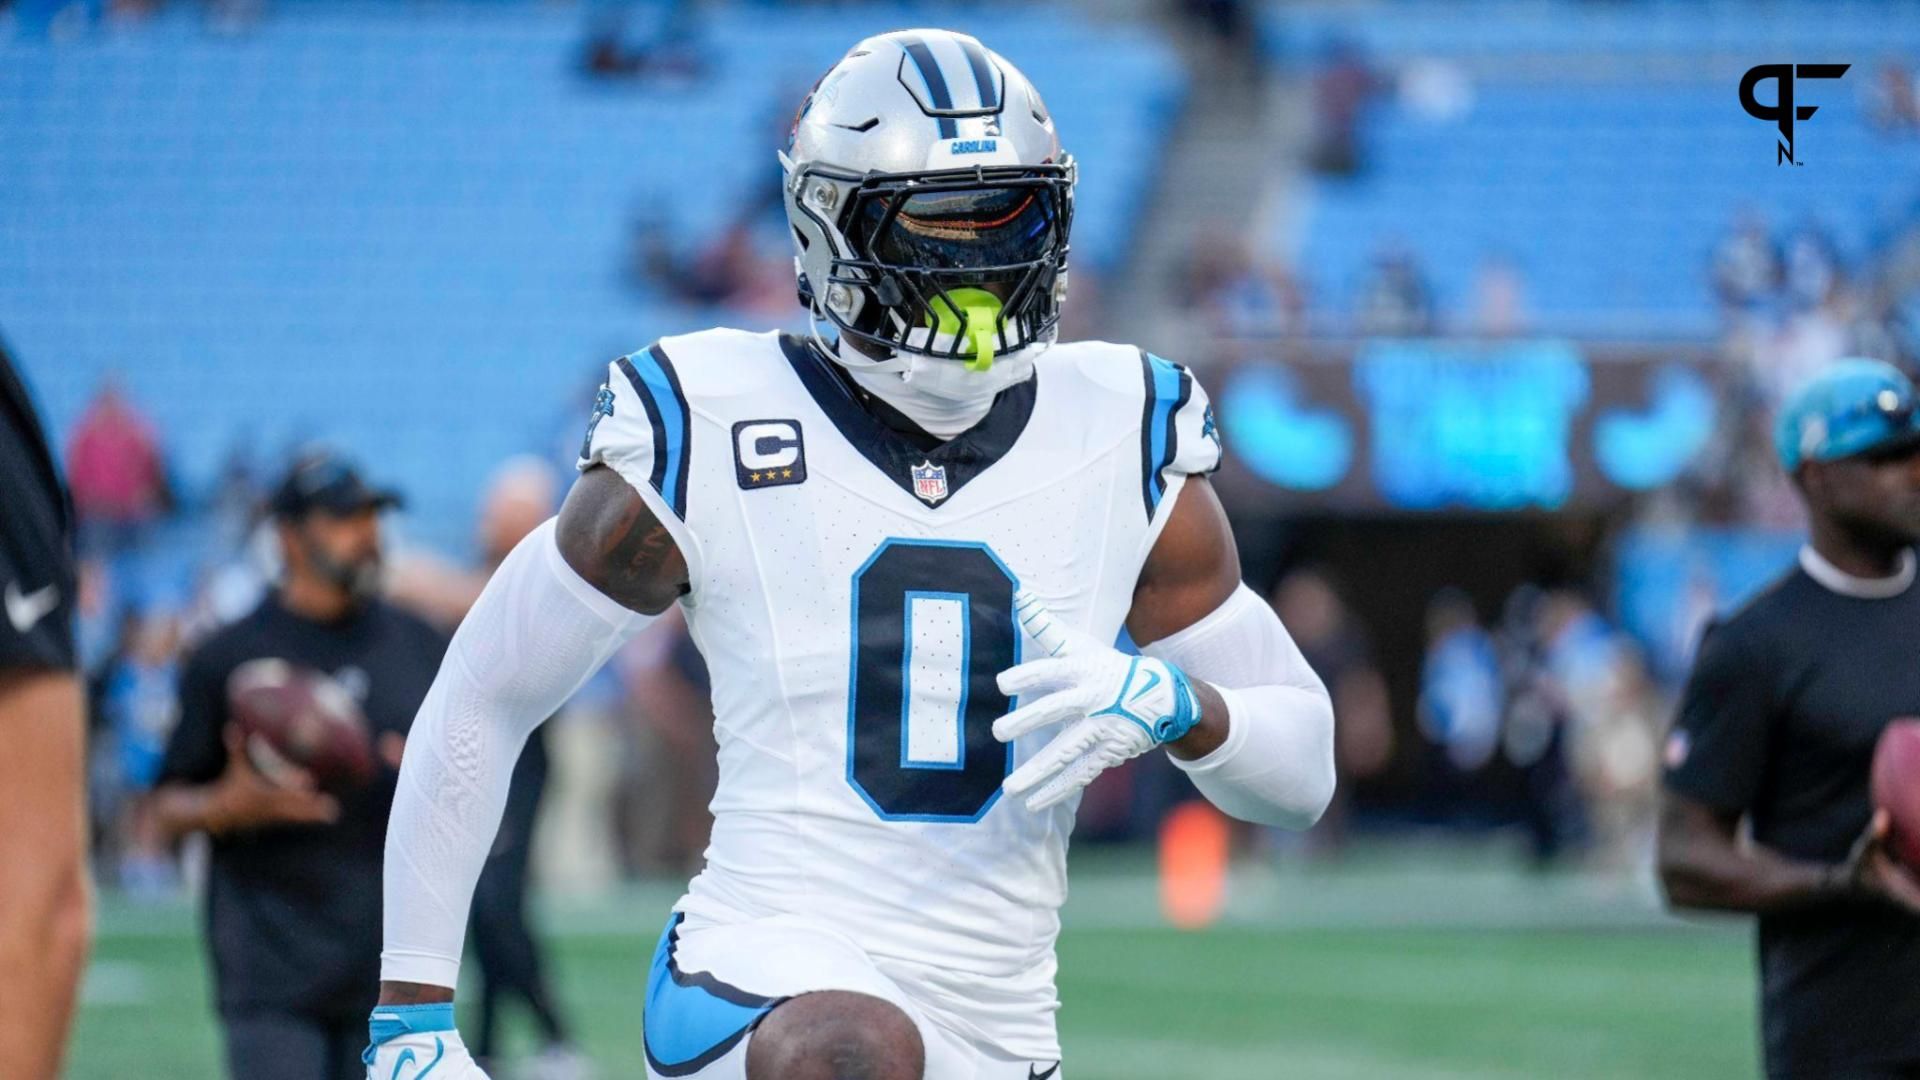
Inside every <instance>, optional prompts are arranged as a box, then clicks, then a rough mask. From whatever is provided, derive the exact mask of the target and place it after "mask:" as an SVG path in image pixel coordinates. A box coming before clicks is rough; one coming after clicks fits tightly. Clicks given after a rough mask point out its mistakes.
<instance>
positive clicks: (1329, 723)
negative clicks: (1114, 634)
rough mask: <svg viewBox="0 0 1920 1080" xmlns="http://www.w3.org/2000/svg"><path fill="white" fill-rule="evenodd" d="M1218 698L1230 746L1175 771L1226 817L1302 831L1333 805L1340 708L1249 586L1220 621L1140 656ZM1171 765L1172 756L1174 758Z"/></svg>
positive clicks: (1217, 616) (1218, 615) (1211, 618)
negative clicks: (1335, 715) (1336, 725)
mask: <svg viewBox="0 0 1920 1080" xmlns="http://www.w3.org/2000/svg"><path fill="white" fill-rule="evenodd" d="M1141 651H1142V652H1144V653H1146V654H1147V655H1148V656H1152V657H1155V658H1156V659H1160V660H1165V661H1166V662H1167V663H1169V664H1172V665H1174V666H1175V667H1178V668H1179V669H1180V670H1181V671H1183V672H1186V674H1187V675H1188V676H1189V677H1191V678H1195V679H1201V680H1204V681H1206V682H1207V683H1210V684H1212V686H1213V687H1214V688H1215V689H1216V690H1218V691H1220V696H1221V697H1222V698H1223V699H1224V700H1225V701H1226V703H1227V717H1228V727H1227V738H1226V741H1225V742H1224V743H1222V744H1221V745H1220V746H1218V747H1216V748H1215V749H1214V750H1213V752H1212V753H1209V754H1208V755H1206V756H1205V757H1202V758H1197V759H1195V760H1193V761H1184V760H1182V759H1180V758H1173V763H1174V764H1175V765H1177V766H1179V767H1180V768H1181V769H1182V770H1184V771H1185V772H1186V773H1187V775H1188V776H1191V777H1192V778H1193V782H1194V786H1196V787H1198V788H1199V789H1200V793H1201V794H1202V795H1205V796H1206V797H1207V800H1208V801H1209V802H1212V803H1213V804H1214V805H1215V806H1217V807H1219V808H1220V809H1221V810H1224V811H1226V812H1227V813H1229V814H1231V815H1233V816H1234V817H1237V818H1240V819H1241V820H1243V821H1252V822H1256V823H1258V824H1262V825H1278V826H1280V827H1282V828H1287V829H1304V828H1306V827H1307V826H1309V825H1312V824H1313V823H1314V822H1315V821H1318V820H1319V819H1320V814H1321V813H1322V812H1323V811H1324V810H1326V808H1327V803H1328V801H1330V800H1331V799H1332V798H1333V783H1334V774H1333V701H1332V699H1331V698H1330V697H1329V696H1328V695H1327V688H1326V686H1325V685H1324V684H1322V683H1321V681H1320V677H1319V676H1318V675H1315V674H1314V673H1313V668H1311V667H1309V666H1308V664H1307V660H1306V657H1304V656H1302V655H1301V654H1300V647H1299V646H1298V645H1296V644H1294V641H1293V637H1292V635H1290V634H1288V633H1287V628H1286V627H1285V626H1282V625H1281V623H1280V617H1279V616H1277V615H1275V614H1274V613H1273V609H1272V608H1271V607H1268V606H1267V604H1266V602H1265V601H1264V600H1262V599H1260V597H1259V595H1258V594H1256V593H1255V592H1254V591H1253V590H1252V589H1249V588H1247V587H1246V585H1245V584H1242V585H1241V586H1240V587H1239V588H1238V589H1236V590H1235V591H1234V593H1233V595H1232V596H1230V597H1228V598H1227V600H1226V602H1225V603H1223V604H1221V605H1220V606H1219V607H1218V608H1216V609H1214V611H1213V612H1212V614H1209V615H1208V616H1207V617H1205V618H1203V619H1201V620H1200V621H1199V622H1197V623H1194V624H1193V625H1192V626H1189V627H1187V628H1186V629H1185V630H1182V631H1180V632H1179V633H1177V634H1174V635H1172V636H1171V637H1168V638H1164V639H1162V640H1160V641H1156V642H1154V643H1153V644H1151V645H1148V646H1147V647H1146V648H1145V649H1142V650H1141ZM1169 756H1171V755H1169Z"/></svg>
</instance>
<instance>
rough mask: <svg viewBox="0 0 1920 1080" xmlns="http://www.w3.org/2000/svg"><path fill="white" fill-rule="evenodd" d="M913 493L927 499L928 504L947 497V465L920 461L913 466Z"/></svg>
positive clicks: (930, 504)
mask: <svg viewBox="0 0 1920 1080" xmlns="http://www.w3.org/2000/svg"><path fill="white" fill-rule="evenodd" d="M912 471H913V493H914V494H915V495H918V496H920V497H921V498H922V499H925V500H926V501H927V505H928V506H932V505H933V504H934V503H937V502H939V501H940V500H941V499H944V498H946V497H947V467H946V466H945V465H935V464H934V463H933V462H932V461H930V460H929V461H922V462H921V463H920V464H918V465H915V466H914V467H913V470H912Z"/></svg>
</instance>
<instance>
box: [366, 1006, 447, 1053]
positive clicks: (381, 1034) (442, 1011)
mask: <svg viewBox="0 0 1920 1080" xmlns="http://www.w3.org/2000/svg"><path fill="white" fill-rule="evenodd" d="M452 1030H453V1002H451V1001H441V1002H435V1003H434V1004H432V1005H379V1006H375V1008H374V1010H373V1015H372V1016H371V1017H368V1018H367V1035H368V1037H369V1038H370V1039H371V1040H372V1041H373V1045H374V1046H379V1045H381V1044H382V1043H387V1042H392V1041H393V1040H394V1039H397V1038H399V1037H400V1036H402V1035H414V1034H419V1033H421V1032H427V1031H452Z"/></svg>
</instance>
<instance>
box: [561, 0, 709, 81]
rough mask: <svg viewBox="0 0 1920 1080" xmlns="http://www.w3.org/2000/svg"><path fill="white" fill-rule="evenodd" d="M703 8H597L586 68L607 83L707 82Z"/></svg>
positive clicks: (670, 2) (678, 1)
mask: <svg viewBox="0 0 1920 1080" xmlns="http://www.w3.org/2000/svg"><path fill="white" fill-rule="evenodd" d="M698 7H699V5H698V4H697V3H695V2H694V0H666V2H665V3H654V4H636V3H631V2H625V0H622V2H615V3H602V4H599V5H597V6H596V10H594V13H593V15H592V16H591V17H592V21H593V26H592V29H591V30H590V31H589V32H588V35H587V42H586V46H585V49H584V50H583V52H582V56H581V63H580V66H581V69H582V70H583V71H584V72H585V73H586V74H588V75H590V76H593V77H596V78H602V79H606V78H650V77H660V78H670V79H687V80H696V79H702V78H705V77H706V74H707V71H708V69H709V67H710V62H709V60H708V58H707V55H706V50H705V49H704V48H702V46H701V43H700V34H701V27H700V23H699V19H698V11H697V9H698ZM635 16H639V19H638V20H636V18H635ZM636 21H640V22H643V23H645V25H642V26H639V27H636V26H635V25H634V23H635V22H636Z"/></svg>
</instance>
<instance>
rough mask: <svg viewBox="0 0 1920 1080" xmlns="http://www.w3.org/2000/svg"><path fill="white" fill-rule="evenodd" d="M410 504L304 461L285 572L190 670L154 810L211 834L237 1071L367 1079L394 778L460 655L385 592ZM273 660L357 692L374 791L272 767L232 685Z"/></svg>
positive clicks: (221, 1001)
mask: <svg viewBox="0 0 1920 1080" xmlns="http://www.w3.org/2000/svg"><path fill="white" fill-rule="evenodd" d="M398 502H399V498H398V496H397V495H395V494H394V493H393V492H390V491H384V490H380V489H377V488H373V487H370V486H368V484H367V483H366V482H365V481H364V480H363V479H362V478H361V477H360V475H359V473H358V472H357V471H355V469H354V468H353V466H352V465H351V464H349V463H348V462H346V461H344V460H342V459H340V458H338V457H335V456H332V455H331V454H325V453H320V454H313V455H309V456H307V457H305V458H303V459H301V460H300V461H298V462H296V463H295V464H294V466H293V468H292V469H291V470H290V471H289V472H288V474H287V477H286V479H285V480H284V481H283V482H282V483H281V485H280V486H279V488H278V489H277V490H276V492H275V493H274V495H273V498H272V502H271V509H272V513H273V517H274V524H275V528H276V530H277V532H278V534H279V541H280V550H281V553H282V556H283V560H284V564H285V569H284V573H283V576H282V577H281V579H280V580H279V581H278V582H277V583H276V586H275V588H274V589H273V590H272V591H271V592H270V593H269V594H268V596H267V597H266V599H264V600H263V601H262V602H261V604H260V606H259V607H258V608H256V609H255V610H254V611H253V612H252V613H251V614H249V615H247V616H246V617H245V618H242V619H240V620H239V621H238V622H235V623H234V624H232V625H231V626H228V627H226V628H225V629H223V630H221V631H220V632H219V633H217V634H215V635H213V636H212V637H210V638H208V639H207V641H206V642H204V643H203V644H202V645H201V646H200V648H199V649H198V650H196V652H195V653H194V655H193V656H192V657H191V658H189V659H188V661H187V662H186V665H185V667H184V673H183V674H182V676H181V685H180V722H179V726H178V727H177V728H176V729H175V730H174V732H173V736H172V739H171V741H170V742H169V744H168V747H167V754H166V760H165V763H164V764H163V765H162V768H161V774H160V783H159V786H158V788H157V790H156V791H155V794H154V804H155V809H156V814H157V817H158V819H159V820H160V822H161V823H162V827H163V828H164V829H165V830H166V831H167V832H168V834H169V835H171V836H176V837H177V836H181V835H184V834H186V833H190V832H205V833H207V834H208V835H209V836H210V837H211V840H212V860H211V866H210V869H209V874H208V878H209V880H208V882H207V889H206V895H207V908H206V926H207V937H208V942H209V948H210V951H211V953H212V958H213V967H214V986H215V996H216V1006H217V1009H218V1012H219V1015H220V1021H221V1025H222V1028H223V1029H224V1032H225V1036H226V1055H227V1067H228V1071H229V1074H230V1075H231V1076H233V1077H236V1078H239V1077H268V1076H270V1077H274V1078H275V1080H346V1078H348V1077H357V1076H360V1075H361V1071H362V1067H361V1064H360V1050H361V1047H362V1046H364V1045H365V1042H366V1036H365V1033H364V1032H365V1028H364V1023H365V1017H366V1014H367V1011H368V1010H369V1009H371V1008H372V1006H373V1003H374V993H373V990H374V986H375V984H376V982H377V980H378V978H379V953H380V918H381V906H380V860H381V852H382V850H383V848H384V844H385V840H386V825H387V811H388V808H389V806H390V804H391V803H392V801H393V791H394V778H395V776H396V771H395V770H397V769H398V767H399V764H400V750H401V747H402V744H403V741H404V738H405V734H406V731H407V728H408V726H409V725H410V724H411V723H412V721H413V715H414V712H415V711H416V710H417V709H418V708H419V707H420V701H421V699H422V698H423V697H425V696H426V692H427V687H428V686H429V685H431V683H432V682H433V676H434V672H435V671H436V670H437V669H438V668H439V665H440V658H441V656H442V654H443V653H444V652H445V651H446V645H447V641H446V638H445V637H443V636H442V635H441V634H440V633H439V632H438V631H436V630H434V629H432V628H431V627H430V626H428V625H427V624H426V623H425V622H423V621H421V620H420V619H418V618H416V617H414V616H413V615H410V614H407V613H405V612H403V611H400V610H399V609H397V608H394V607H391V606H389V605H388V604H387V603H385V602H384V601H383V600H381V599H380V597H379V584H380V581H379V579H380V517H379V515H380V512H381V511H382V510H384V509H387V508H388V507H391V506H394V505H396V504H397V503H398ZM264 657H277V658H279V659H282V660H285V661H288V662H289V663H291V664H294V665H296V666H298V667H303V668H307V669H311V670H313V671H317V672H320V673H322V674H324V675H326V676H329V677H331V678H332V679H333V680H334V682H336V683H338V684H339V685H340V687H341V688H342V689H344V690H345V691H346V692H347V693H348V694H350V695H351V696H352V697H353V698H354V699H356V700H357V702H358V703H359V705H360V708H361V710H362V712H363V713H364V714H365V715H366V717H367V721H368V724H369V727H370V731H371V734H372V736H373V738H374V740H375V745H376V747H377V748H378V754H377V755H376V756H377V757H378V758H379V759H380V767H379V768H378V769H377V770H376V776H375V778H374V780H373V781H372V782H371V783H369V784H367V785H366V786H364V787H359V788H355V789H352V790H343V791H339V792H335V793H331V794H329V793H323V792H320V791H318V790H315V789H314V787H313V786H312V784H311V783H310V782H309V781H310V778H308V777H305V776H302V775H298V774H297V773H296V774H294V775H291V776H278V775H276V778H275V779H274V780H269V779H268V778H267V777H265V776H263V775H262V774H261V772H260V771H259V770H258V769H257V768H256V766H255V764H254V763H253V762H252V761H251V760H250V759H249V756H248V754H247V752H246V750H245V748H244V745H243V741H242V739H241V736H240V734H239V733H238V731H237V729H236V728H235V727H234V725H233V722H232V719H231V718H230V716H229V715H228V694H227V691H228V679H229V678H230V677H231V676H232V674H233V672H234V671H235V669H237V668H239V667H240V666H241V665H242V664H245V663H247V662H248V661H251V660H256V659H260V658H264Z"/></svg>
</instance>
